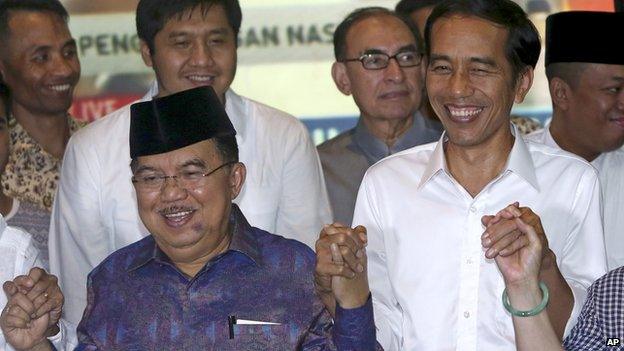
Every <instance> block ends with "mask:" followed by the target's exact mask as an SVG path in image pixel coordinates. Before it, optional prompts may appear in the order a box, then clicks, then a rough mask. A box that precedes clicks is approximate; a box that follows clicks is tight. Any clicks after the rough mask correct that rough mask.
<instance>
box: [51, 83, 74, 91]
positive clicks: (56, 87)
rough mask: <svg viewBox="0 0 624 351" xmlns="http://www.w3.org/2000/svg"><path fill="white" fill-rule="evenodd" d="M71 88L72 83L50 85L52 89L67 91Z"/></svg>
mask: <svg viewBox="0 0 624 351" xmlns="http://www.w3.org/2000/svg"><path fill="white" fill-rule="evenodd" d="M70 88H71V85H70V84H61V85H50V89H52V90H54V91H58V92H65V91H68V90H69V89H70Z"/></svg>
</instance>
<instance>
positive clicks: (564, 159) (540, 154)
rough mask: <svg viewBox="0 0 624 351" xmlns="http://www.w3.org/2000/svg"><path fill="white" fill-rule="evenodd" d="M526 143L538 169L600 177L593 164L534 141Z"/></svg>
mask: <svg viewBox="0 0 624 351" xmlns="http://www.w3.org/2000/svg"><path fill="white" fill-rule="evenodd" d="M525 142H526V145H527V148H528V150H529V152H530V154H531V157H532V158H533V163H534V164H535V167H536V168H539V167H546V168H549V169H550V168H554V169H559V170H560V172H568V171H578V172H580V173H584V174H589V175H590V176H594V177H596V178H597V177H598V172H597V171H596V169H595V168H594V167H593V166H592V165H591V164H589V163H588V162H587V161H585V160H584V159H583V158H581V157H579V156H577V155H575V154H573V153H571V152H567V151H564V150H562V149H560V148H555V147H551V146H548V145H545V144H542V143H541V142H535V141H532V140H527V139H525Z"/></svg>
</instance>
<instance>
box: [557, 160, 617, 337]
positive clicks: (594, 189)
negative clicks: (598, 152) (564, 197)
mask: <svg viewBox="0 0 624 351" xmlns="http://www.w3.org/2000/svg"><path fill="white" fill-rule="evenodd" d="M601 213H602V212H601V205H600V184H599V181H598V177H597V175H596V173H595V171H594V170H593V169H588V171H586V172H585V174H583V178H582V180H581V182H579V186H578V187H577V189H576V194H575V195H574V197H573V203H572V216H573V218H572V220H573V221H574V222H573V223H574V224H573V227H572V230H571V231H570V233H569V234H568V240H566V243H567V244H566V246H565V247H564V248H563V253H562V254H561V255H559V256H558V257H557V265H558V266H559V269H560V271H561V274H562V275H563V276H564V277H566V281H567V282H568V285H569V286H570V289H571V290H572V294H573V296H574V307H573V309H572V313H571V315H570V319H569V320H568V323H567V325H566V328H565V335H566V336H567V335H568V334H569V332H570V331H571V330H572V327H573V326H574V325H575V324H576V321H577V319H578V316H579V314H580V312H581V309H582V307H583V304H584V303H585V299H586V298H587V289H588V288H589V286H590V285H591V284H592V283H593V282H594V280H595V279H596V278H597V277H601V276H602V275H604V274H605V273H606V272H607V257H606V252H605V244H604V235H603V229H602V217H601Z"/></svg>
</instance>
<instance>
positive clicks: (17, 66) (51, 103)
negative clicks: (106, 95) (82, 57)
mask: <svg viewBox="0 0 624 351" xmlns="http://www.w3.org/2000/svg"><path fill="white" fill-rule="evenodd" d="M8 24H9V35H8V38H7V40H6V46H7V48H6V50H3V51H4V52H5V54H3V55H2V58H1V62H0V71H1V72H2V76H3V78H4V81H5V83H6V85H7V86H8V87H9V88H10V90H11V95H12V100H13V110H14V111H15V112H16V113H17V112H18V111H20V110H22V109H24V110H26V111H29V112H30V113H35V114H52V115H55V114H60V113H66V112H67V110H68V109H69V107H70V106H71V104H72V98H73V92H74V87H75V86H76V84H77V83H78V79H79V78H80V62H79V61H78V55H77V52H76V43H75V41H74V40H73V39H72V37H71V34H70V33H69V29H68V28H67V24H66V23H65V22H64V21H63V19H62V18H61V17H59V16H58V15H56V14H52V13H49V12H27V11H12V12H11V15H10V19H9V22H8Z"/></svg>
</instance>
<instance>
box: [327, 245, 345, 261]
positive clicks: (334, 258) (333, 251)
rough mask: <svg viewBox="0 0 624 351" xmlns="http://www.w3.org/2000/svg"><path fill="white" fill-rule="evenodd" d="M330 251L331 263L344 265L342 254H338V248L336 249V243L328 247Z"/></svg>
mask: <svg viewBox="0 0 624 351" xmlns="http://www.w3.org/2000/svg"><path fill="white" fill-rule="evenodd" d="M329 248H330V250H331V254H332V261H333V262H334V263H341V264H342V263H344V262H343V260H342V254H341V253H340V248H339V247H338V244H336V243H332V244H331V245H330V246H329Z"/></svg>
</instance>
